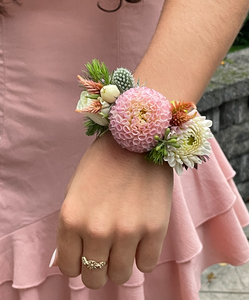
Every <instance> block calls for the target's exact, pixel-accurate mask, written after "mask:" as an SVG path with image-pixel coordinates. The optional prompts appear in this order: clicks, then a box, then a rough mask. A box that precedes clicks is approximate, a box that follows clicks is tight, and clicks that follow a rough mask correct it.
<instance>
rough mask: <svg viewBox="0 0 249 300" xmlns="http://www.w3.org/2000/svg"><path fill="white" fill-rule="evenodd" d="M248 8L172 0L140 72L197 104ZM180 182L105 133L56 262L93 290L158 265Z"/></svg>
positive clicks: (77, 177)
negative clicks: (88, 262) (94, 266)
mask: <svg viewBox="0 0 249 300" xmlns="http://www.w3.org/2000/svg"><path fill="white" fill-rule="evenodd" d="M248 9H249V1H246V0H237V1H233V0H226V1H224V0H221V1H215V0H208V1H199V0H189V1H183V0H167V1H165V5H164V8H163V11H162V15H161V18H160V22H159V24H158V27H157V30H156V33H155V35H154V38H153V40H152V42H151V45H150V47H149V49H148V51H147V53H146V55H145V56H144V58H143V59H142V61H141V63H140V65H139V66H138V68H137V70H136V72H135V77H136V78H140V80H141V82H145V81H147V87H151V88H153V89H155V90H157V91H159V92H161V93H162V94H164V95H165V96H166V97H167V98H168V99H169V100H179V99H181V100H188V101H189V100H191V101H193V102H195V103H197V102H198V100H199V99H200V97H201V95H202V94H203V92H204V90H205V88H206V86H207V84H208V82H209V80H210V78H211V76H212V75H213V73H214V71H215V70H216V68H217V66H218V65H219V64H220V61H221V60H222V59H223V57H224V56H225V54H226V52H227V50H228V49H229V47H230V46H231V44H232V42H233V40H234V38H235V37H236V35H237V33H238V31H239V29H240V27H241V25H242V23H243V20H244V19H245V17H246V14H247V11H248ZM193 45H194V46H193ZM172 188H173V172H172V169H171V168H170V167H169V166H168V165H164V166H157V165H154V164H153V163H150V162H147V161H145V160H144V155H143V154H137V153H131V152H129V151H127V150H124V149H122V148H121V147H120V146H119V145H118V144H117V143H116V142H115V141H114V140H113V138H112V137H111V135H110V134H109V133H107V134H105V135H103V136H102V137H101V138H98V139H97V140H96V141H95V142H94V143H93V144H92V145H91V146H90V147H89V149H88V150H87V152H86V153H85V155H84V156H83V158H82V160H81V162H80V163H79V166H78V168H77V170H76V172H75V174H74V176H73V177H72V179H71V182H70V183H69V186H68V191H67V194H66V197H65V201H64V203H63V205H62V208H61V212H60V218H59V227H58V239H57V245H58V248H57V249H58V251H57V255H56V259H55V263H54V265H58V266H59V268H60V269H61V271H62V273H64V274H65V275H68V276H70V277H74V276H78V275H79V274H82V281H83V283H84V284H85V285H86V286H87V287H88V288H91V289H98V288H100V287H102V286H104V285H105V283H106V281H107V279H108V278H109V279H110V280H112V281H113V282H115V283H117V284H122V283H125V282H126V281H127V280H128V279H129V278H130V276H131V274H132V265H133V262H134V261H135V262H136V264H137V267H138V268H139V269H140V270H141V271H142V272H150V271H151V270H153V268H154V267H155V266H156V264H157V261H158V259H159V256H160V253H161V248H162V244H163V240H164V238H165V235H166V232H167V227H168V222H169V217H170V207H171V199H172ZM82 255H83V256H86V257H87V259H94V260H95V261H98V262H99V261H108V265H107V266H105V267H103V268H102V269H98V270H94V271H90V270H88V269H87V268H86V267H85V266H83V267H82V266H81V256H82Z"/></svg>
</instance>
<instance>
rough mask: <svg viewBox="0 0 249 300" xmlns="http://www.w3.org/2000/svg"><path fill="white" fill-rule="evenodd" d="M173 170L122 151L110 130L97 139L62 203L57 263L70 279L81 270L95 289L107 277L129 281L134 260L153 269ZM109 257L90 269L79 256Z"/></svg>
mask: <svg viewBox="0 0 249 300" xmlns="http://www.w3.org/2000/svg"><path fill="white" fill-rule="evenodd" d="M172 188H173V172H172V169H171V168H170V167H169V166H168V165H165V166H158V165H155V164H153V163H151V162H148V161H146V160H145V159H144V154H137V153H132V152H129V151H127V150H125V149H122V148H121V147H120V146H119V145H118V144H117V143H116V142H115V141H114V140H113V138H112V136H111V134H110V133H106V134H104V135H103V136H102V137H101V138H98V139H97V140H96V141H95V142H94V143H93V144H92V145H91V147H90V148H89V149H88V150H87V152H86V153H85V155H84V156H83V158H82V160H81V162H80V164H79V166H78V168H77V170H76V172H75V174H74V176H73V178H72V179H71V182H70V184H69V186H68V191H67V195H66V198H65V201H64V203H63V205H62V208H61V212H60V218H59V229H58V241H57V245H58V252H57V264H58V266H59V268H60V270H61V271H62V273H64V274H65V275H68V276H70V277H74V276H78V275H79V274H80V273H81V274H82V281H83V283H84V284H85V285H86V286H87V287H89V288H92V289H97V288H100V287H102V286H104V285H105V283H106V281H107V279H108V278H109V279H110V280H112V281H113V282H115V283H117V284H122V283H125V282H126V281H127V280H128V279H129V278H130V276H131V274H132V266H133V262H134V259H136V264H137V267H138V268H139V269H140V270H141V271H142V272H150V271H152V269H153V268H154V267H155V266H156V264H157V261H158V259H159V256H160V253H161V248H162V245H163V240H164V237H165V235H166V232H167V227H168V222H169V216H170V207H171V196H172ZM82 256H85V257H86V258H87V259H88V260H90V259H91V260H95V261H96V262H100V261H107V262H108V263H107V265H106V266H104V267H102V268H101V269H95V270H89V269H88V268H87V267H86V266H84V265H82V263H81V257H82Z"/></svg>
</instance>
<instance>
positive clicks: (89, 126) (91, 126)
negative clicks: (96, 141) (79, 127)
mask: <svg viewBox="0 0 249 300" xmlns="http://www.w3.org/2000/svg"><path fill="white" fill-rule="evenodd" d="M84 126H85V127H86V135H88V136H92V135H94V134H96V135H97V136H99V135H102V134H104V133H105V132H106V131H107V130H108V126H101V125H99V124H97V123H95V122H94V121H93V120H92V119H91V118H89V117H86V121H85V123H84Z"/></svg>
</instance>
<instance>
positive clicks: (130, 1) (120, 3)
mask: <svg viewBox="0 0 249 300" xmlns="http://www.w3.org/2000/svg"><path fill="white" fill-rule="evenodd" d="M125 1H126V2H129V3H138V2H140V1H141V0H125ZM122 3H123V0H120V1H119V5H118V6H117V7H116V8H114V9H112V10H107V9H105V8H103V7H101V6H100V4H99V2H98V4H97V5H98V8H99V9H101V10H103V11H105V12H109V13H110V12H115V11H117V10H119V9H120V7H121V6H122Z"/></svg>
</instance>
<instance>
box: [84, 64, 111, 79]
mask: <svg viewBox="0 0 249 300" xmlns="http://www.w3.org/2000/svg"><path fill="white" fill-rule="evenodd" d="M85 67H86V69H87V72H86V73H87V77H88V78H89V79H90V80H93V81H94V82H101V83H102V84H104V85H107V84H110V72H109V70H108V68H107V66H106V65H105V63H103V62H102V63H100V62H99V60H97V59H93V60H92V62H91V63H89V62H88V63H87V64H86V65H85Z"/></svg>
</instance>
